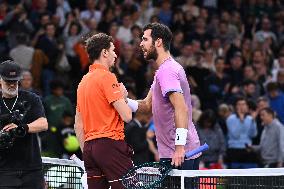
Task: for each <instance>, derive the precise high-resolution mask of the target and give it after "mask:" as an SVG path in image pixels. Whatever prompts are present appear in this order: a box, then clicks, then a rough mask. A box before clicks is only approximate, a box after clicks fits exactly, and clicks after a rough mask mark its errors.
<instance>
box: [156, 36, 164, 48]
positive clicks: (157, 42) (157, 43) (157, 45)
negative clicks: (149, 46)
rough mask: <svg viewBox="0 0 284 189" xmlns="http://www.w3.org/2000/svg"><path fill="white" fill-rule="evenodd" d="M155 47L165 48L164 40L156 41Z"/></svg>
mask: <svg viewBox="0 0 284 189" xmlns="http://www.w3.org/2000/svg"><path fill="white" fill-rule="evenodd" d="M155 45H156V47H161V46H163V40H162V39H161V38H158V39H157V40H156V41H155Z"/></svg>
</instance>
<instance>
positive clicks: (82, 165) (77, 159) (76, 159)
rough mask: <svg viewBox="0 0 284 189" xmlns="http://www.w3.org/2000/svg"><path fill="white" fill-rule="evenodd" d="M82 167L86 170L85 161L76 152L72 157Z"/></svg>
mask: <svg viewBox="0 0 284 189" xmlns="http://www.w3.org/2000/svg"><path fill="white" fill-rule="evenodd" d="M70 159H71V160H73V161H74V162H75V163H76V164H77V165H78V166H79V167H80V168H81V169H83V170H84V171H85V166H84V161H82V160H80V159H79V158H78V157H77V156H76V155H75V154H73V155H72V156H71V157H70Z"/></svg>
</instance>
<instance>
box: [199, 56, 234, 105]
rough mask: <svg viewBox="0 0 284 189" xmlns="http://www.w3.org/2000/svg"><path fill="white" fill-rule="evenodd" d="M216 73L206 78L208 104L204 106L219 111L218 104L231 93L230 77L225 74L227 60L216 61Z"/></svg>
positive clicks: (218, 59) (217, 59)
mask: <svg viewBox="0 0 284 189" xmlns="http://www.w3.org/2000/svg"><path fill="white" fill-rule="evenodd" d="M215 69H216V72H213V73H211V74H210V75H209V76H207V77H205V79H204V80H205V84H204V87H205V91H206V93H207V95H206V97H205V98H206V103H204V106H205V107H206V108H210V109H213V110H217V107H218V104H220V102H221V101H222V100H223V99H224V97H225V95H226V94H227V93H228V92H229V87H230V76H229V75H227V74H226V73H225V72H224V69H225V60H224V58H223V57H217V58H216V59H215Z"/></svg>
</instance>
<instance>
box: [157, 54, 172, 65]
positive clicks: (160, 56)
mask: <svg viewBox="0 0 284 189" xmlns="http://www.w3.org/2000/svg"><path fill="white" fill-rule="evenodd" d="M169 57H171V54H170V52H169V51H162V52H158V58H157V60H156V63H157V65H158V67H160V66H161V65H162V64H163V63H164V62H165V60H166V59H167V58H169Z"/></svg>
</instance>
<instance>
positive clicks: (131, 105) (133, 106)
mask: <svg viewBox="0 0 284 189" xmlns="http://www.w3.org/2000/svg"><path fill="white" fill-rule="evenodd" d="M127 105H128V106H129V108H130V109H131V110H132V112H136V111H137V110H138V102H137V101H136V100H132V99H130V98H127Z"/></svg>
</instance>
